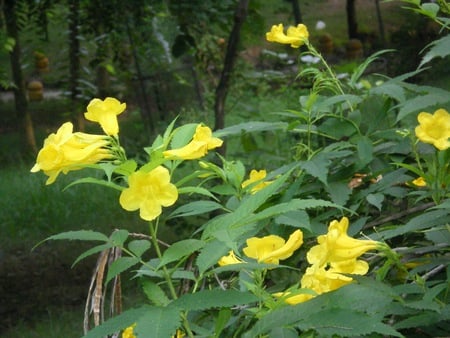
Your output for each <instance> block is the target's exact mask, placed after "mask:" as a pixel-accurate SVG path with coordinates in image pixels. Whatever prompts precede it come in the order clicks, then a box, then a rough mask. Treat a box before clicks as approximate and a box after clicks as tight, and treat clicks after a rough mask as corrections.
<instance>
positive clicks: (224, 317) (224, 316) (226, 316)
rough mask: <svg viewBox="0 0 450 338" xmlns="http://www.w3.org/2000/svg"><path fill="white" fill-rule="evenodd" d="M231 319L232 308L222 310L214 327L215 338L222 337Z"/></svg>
mask: <svg viewBox="0 0 450 338" xmlns="http://www.w3.org/2000/svg"><path fill="white" fill-rule="evenodd" d="M230 318H231V309H230V308H222V309H220V311H219V313H218V314H217V318H216V321H215V325H214V337H220V334H221V333H222V331H223V329H224V328H225V326H226V325H227V323H228V321H229V320H230Z"/></svg>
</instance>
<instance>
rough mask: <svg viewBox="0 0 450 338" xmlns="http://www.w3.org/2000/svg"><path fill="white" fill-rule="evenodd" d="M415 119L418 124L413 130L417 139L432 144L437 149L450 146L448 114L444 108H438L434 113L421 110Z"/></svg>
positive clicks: (449, 119) (449, 115)
mask: <svg viewBox="0 0 450 338" xmlns="http://www.w3.org/2000/svg"><path fill="white" fill-rule="evenodd" d="M417 120H418V121H419V125H418V126H417V127H416V129H415V131H416V136H417V138H418V139H419V140H421V141H422V142H424V143H429V144H432V145H434V146H435V147H436V148H437V149H439V150H445V149H448V148H449V147H450V141H449V140H448V139H449V138H450V114H449V113H448V112H447V111H446V110H445V109H438V110H436V111H435V112H434V114H429V113H425V112H422V113H420V114H419V115H418V116H417Z"/></svg>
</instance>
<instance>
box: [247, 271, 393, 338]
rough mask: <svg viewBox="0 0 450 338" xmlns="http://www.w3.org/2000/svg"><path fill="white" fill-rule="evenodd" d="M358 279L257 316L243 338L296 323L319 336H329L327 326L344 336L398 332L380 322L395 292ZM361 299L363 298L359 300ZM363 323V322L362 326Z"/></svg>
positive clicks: (367, 280)
mask: <svg viewBox="0 0 450 338" xmlns="http://www.w3.org/2000/svg"><path fill="white" fill-rule="evenodd" d="M358 280H359V281H360V283H361V284H350V285H346V286H344V287H341V288H340V289H338V290H335V291H332V292H328V293H324V294H322V295H319V296H317V297H315V298H313V299H311V300H309V301H307V302H304V303H300V304H298V305H295V306H290V305H287V306H285V307H282V308H278V309H275V310H273V311H271V312H269V313H268V314H267V315H265V316H263V317H262V318H260V319H259V320H258V321H257V322H256V324H255V325H254V327H253V328H252V329H251V330H250V331H248V332H247V333H246V334H245V335H244V337H245V338H252V337H257V336H258V335H262V334H264V333H265V332H268V331H270V330H271V329H272V328H273V327H280V326H285V327H288V326H293V325H295V326H298V327H301V329H302V330H308V329H313V330H316V331H317V332H319V333H322V335H321V336H331V335H332V334H333V333H331V334H330V331H329V330H330V329H334V330H336V331H335V333H337V332H339V334H340V335H343V336H349V335H350V336H361V335H365V334H369V333H372V332H374V333H380V334H387V335H392V336H396V337H401V335H400V334H399V333H398V332H396V331H395V330H394V329H392V328H390V327H389V326H387V325H385V324H383V323H382V321H383V319H384V312H383V311H387V309H388V305H389V304H391V303H392V301H393V297H396V294H395V293H394V292H393V290H392V289H391V288H390V287H388V286H387V285H384V284H383V283H381V282H377V281H373V280H371V279H369V278H361V277H359V278H358ZM362 300H363V301H362ZM322 317H323V321H321V320H320V318H322ZM361 323H364V325H361Z"/></svg>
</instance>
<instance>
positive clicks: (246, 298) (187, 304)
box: [171, 290, 258, 311]
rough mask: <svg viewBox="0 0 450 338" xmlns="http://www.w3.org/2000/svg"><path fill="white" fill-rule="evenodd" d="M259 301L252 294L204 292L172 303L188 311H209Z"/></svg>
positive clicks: (229, 291) (225, 291) (189, 295)
mask: <svg viewBox="0 0 450 338" xmlns="http://www.w3.org/2000/svg"><path fill="white" fill-rule="evenodd" d="M256 301H258V297H256V296H255V295H254V294H252V293H250V292H240V291H236V290H202V291H199V292H196V293H193V294H185V295H183V296H181V297H180V298H178V299H176V300H175V301H173V302H172V303H171V306H174V307H178V308H180V309H183V310H186V311H198V310H207V309H210V308H221V307H231V306H236V305H244V304H249V303H253V302H256Z"/></svg>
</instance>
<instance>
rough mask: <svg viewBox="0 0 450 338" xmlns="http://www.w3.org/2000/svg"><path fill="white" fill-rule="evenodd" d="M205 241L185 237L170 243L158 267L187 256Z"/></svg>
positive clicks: (202, 245)
mask: <svg viewBox="0 0 450 338" xmlns="http://www.w3.org/2000/svg"><path fill="white" fill-rule="evenodd" d="M205 244H206V243H205V242H204V241H201V240H198V239H185V240H181V241H179V242H176V243H174V244H172V245H171V246H170V247H169V248H167V249H166V251H164V253H163V256H162V258H161V261H160V263H159V265H158V269H160V268H161V267H163V266H164V265H167V264H168V263H171V262H174V261H178V260H180V259H182V258H185V257H187V256H189V255H190V254H192V253H194V252H195V251H197V250H199V249H201V248H203V247H204V246H205Z"/></svg>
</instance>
